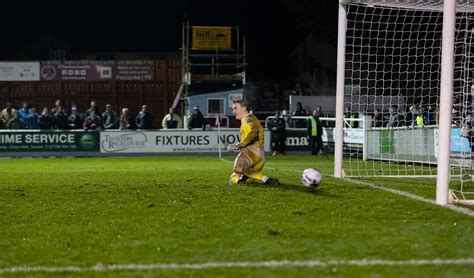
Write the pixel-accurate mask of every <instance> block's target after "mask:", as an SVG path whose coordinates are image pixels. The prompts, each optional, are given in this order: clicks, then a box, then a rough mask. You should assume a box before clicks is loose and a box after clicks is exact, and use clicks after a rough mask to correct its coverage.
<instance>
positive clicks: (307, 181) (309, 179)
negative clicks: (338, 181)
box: [301, 168, 323, 187]
mask: <svg viewBox="0 0 474 278" xmlns="http://www.w3.org/2000/svg"><path fill="white" fill-rule="evenodd" d="M322 180H323V175H322V174H321V172H320V171H319V170H318V169H314V168H308V169H306V170H304V171H303V175H302V176H301V182H302V183H303V184H304V186H307V187H316V186H318V185H319V184H320V183H321V181H322Z"/></svg>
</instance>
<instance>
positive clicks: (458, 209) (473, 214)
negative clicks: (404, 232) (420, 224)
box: [345, 178, 474, 217]
mask: <svg viewBox="0 0 474 278" xmlns="http://www.w3.org/2000/svg"><path fill="white" fill-rule="evenodd" d="M345 180H347V181H349V182H351V183H355V184H361V185H367V186H369V187H371V188H374V189H379V190H382V191H385V192H390V193H393V194H397V195H400V196H404V197H408V198H410V199H414V200H417V201H422V202H425V203H428V204H433V205H437V204H436V202H435V200H431V199H427V198H425V197H422V196H418V195H416V194H412V193H408V192H405V191H401V190H397V189H393V188H387V187H384V186H381V185H375V184H372V183H369V182H365V181H359V180H354V179H349V178H345ZM443 207H444V208H447V209H450V210H453V211H456V212H460V213H463V214H465V215H467V216H471V217H474V211H473V210H470V209H468V208H464V207H458V206H456V205H449V204H448V205H445V206H443Z"/></svg>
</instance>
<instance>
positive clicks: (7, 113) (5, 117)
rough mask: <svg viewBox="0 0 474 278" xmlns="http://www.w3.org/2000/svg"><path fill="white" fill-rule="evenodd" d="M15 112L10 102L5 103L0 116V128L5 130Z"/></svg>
mask: <svg viewBox="0 0 474 278" xmlns="http://www.w3.org/2000/svg"><path fill="white" fill-rule="evenodd" d="M15 111H16V109H15V108H12V104H11V103H10V102H7V103H6V107H5V109H3V110H2V112H1V114H0V122H1V125H2V126H1V128H6V127H7V124H8V121H10V119H11V118H13V113H14V112H15Z"/></svg>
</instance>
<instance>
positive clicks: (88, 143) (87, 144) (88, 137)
mask: <svg viewBox="0 0 474 278" xmlns="http://www.w3.org/2000/svg"><path fill="white" fill-rule="evenodd" d="M79 146H80V147H81V149H82V150H95V149H96V148H97V137H96V136H94V135H92V134H87V133H86V134H82V136H81V139H80V140H79Z"/></svg>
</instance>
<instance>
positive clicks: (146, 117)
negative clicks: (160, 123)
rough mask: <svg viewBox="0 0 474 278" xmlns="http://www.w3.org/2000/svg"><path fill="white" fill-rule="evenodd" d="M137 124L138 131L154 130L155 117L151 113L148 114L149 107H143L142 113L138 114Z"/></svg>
mask: <svg viewBox="0 0 474 278" xmlns="http://www.w3.org/2000/svg"><path fill="white" fill-rule="evenodd" d="M135 123H136V124H137V128H138V129H152V128H153V117H152V116H151V114H150V112H148V106H146V105H143V106H142V111H140V113H138V115H137V119H136V120H135Z"/></svg>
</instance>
